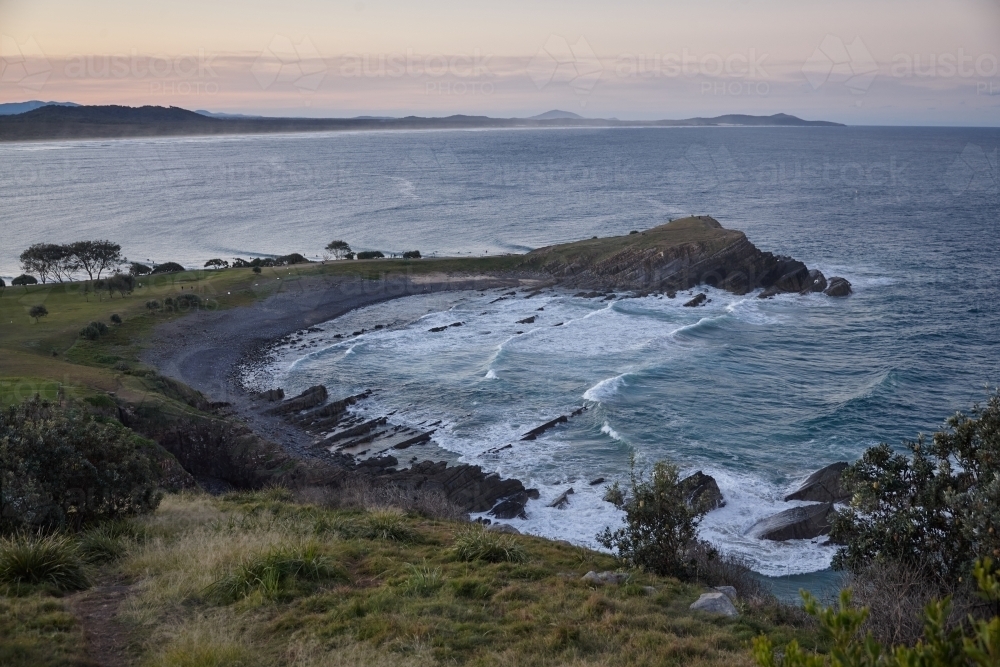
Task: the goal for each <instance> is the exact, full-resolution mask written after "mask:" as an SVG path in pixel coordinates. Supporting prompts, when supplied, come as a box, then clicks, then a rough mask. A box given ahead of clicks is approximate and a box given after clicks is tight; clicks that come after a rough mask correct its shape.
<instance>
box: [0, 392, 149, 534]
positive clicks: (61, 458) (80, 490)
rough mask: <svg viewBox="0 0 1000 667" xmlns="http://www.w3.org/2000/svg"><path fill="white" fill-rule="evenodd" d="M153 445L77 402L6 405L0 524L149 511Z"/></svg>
mask: <svg viewBox="0 0 1000 667" xmlns="http://www.w3.org/2000/svg"><path fill="white" fill-rule="evenodd" d="M154 461H155V445H154V444H153V443H152V442H150V441H148V440H144V439H142V438H140V437H139V436H137V435H136V434H135V433H133V432H132V431H130V430H128V429H127V428H125V427H124V426H122V425H121V424H119V423H118V422H116V421H113V420H101V421H99V420H98V419H96V418H95V417H94V416H93V415H91V414H89V413H88V412H87V411H86V410H85V409H83V407H82V406H81V405H79V404H74V403H66V404H54V403H49V402H47V401H43V400H41V399H40V398H38V397H37V396H36V397H35V398H34V399H31V400H28V401H25V402H23V403H21V404H20V405H13V406H10V407H9V408H7V409H5V410H3V411H0V528H2V529H3V530H4V532H8V531H17V530H27V529H33V530H37V529H52V528H62V527H72V528H79V527H81V526H84V525H87V524H89V523H93V522H95V521H98V520H102V519H113V518H118V517H127V516H132V515H135V514H140V513H145V512H151V511H152V510H154V509H156V506H157V504H158V503H159V494H158V493H157V490H156V489H157V483H158V480H159V470H158V468H157V466H156V465H155V464H154Z"/></svg>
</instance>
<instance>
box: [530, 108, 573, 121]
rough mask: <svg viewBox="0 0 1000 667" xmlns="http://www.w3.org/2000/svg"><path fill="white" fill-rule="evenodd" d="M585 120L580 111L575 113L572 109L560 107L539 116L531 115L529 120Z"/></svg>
mask: <svg viewBox="0 0 1000 667" xmlns="http://www.w3.org/2000/svg"><path fill="white" fill-rule="evenodd" d="M569 119H572V120H583V116H581V115H580V114H578V113H573V112H572V111H560V110H559V109H553V110H552V111H546V112H545V113H540V114H538V115H537V116H531V117H529V118H528V120H569Z"/></svg>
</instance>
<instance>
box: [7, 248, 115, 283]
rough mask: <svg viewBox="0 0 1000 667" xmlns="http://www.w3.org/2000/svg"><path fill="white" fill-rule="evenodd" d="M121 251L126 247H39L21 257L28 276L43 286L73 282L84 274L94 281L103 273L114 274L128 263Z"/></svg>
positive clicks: (29, 250)
mask: <svg viewBox="0 0 1000 667" xmlns="http://www.w3.org/2000/svg"><path fill="white" fill-rule="evenodd" d="M121 251H122V247H121V246H120V245H119V244H117V243H113V242H111V241H75V242H73V243H69V244H65V245H62V244H58V243H36V244H34V245H32V246H29V247H28V248H27V249H26V250H25V251H24V252H22V253H21V256H20V260H21V268H22V269H23V270H24V272H25V273H34V274H37V275H38V277H39V278H40V279H41V281H42V283H46V282H48V281H49V280H53V281H58V282H63V281H67V280H73V276H74V274H75V273H76V272H77V271H80V270H83V271H84V272H85V273H86V274H87V276H88V278H89V279H90V280H94V279H98V280H99V279H100V277H101V274H102V273H103V272H105V271H111V270H114V269H116V268H118V267H119V266H121V264H123V263H124V262H125V261H126V260H125V258H124V257H122V254H121Z"/></svg>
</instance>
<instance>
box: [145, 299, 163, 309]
mask: <svg viewBox="0 0 1000 667" xmlns="http://www.w3.org/2000/svg"><path fill="white" fill-rule="evenodd" d="M146 309H147V310H150V311H153V310H159V309H160V302H159V301H157V300H155V299H154V300H152V301H147V302H146Z"/></svg>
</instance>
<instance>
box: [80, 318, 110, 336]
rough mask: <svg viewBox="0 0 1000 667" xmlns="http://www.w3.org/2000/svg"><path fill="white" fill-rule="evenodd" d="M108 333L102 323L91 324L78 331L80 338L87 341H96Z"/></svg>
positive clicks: (105, 325)
mask: <svg viewBox="0 0 1000 667" xmlns="http://www.w3.org/2000/svg"><path fill="white" fill-rule="evenodd" d="M107 332H108V325H107V324H105V323H104V322H91V323H90V324H88V325H87V326H85V327H84V328H83V329H80V336H81V337H82V338H86V339H87V340H97V339H98V338H100V337H101V336H103V335H104V334H106V333H107Z"/></svg>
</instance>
